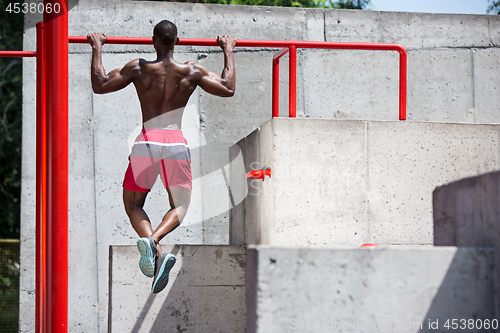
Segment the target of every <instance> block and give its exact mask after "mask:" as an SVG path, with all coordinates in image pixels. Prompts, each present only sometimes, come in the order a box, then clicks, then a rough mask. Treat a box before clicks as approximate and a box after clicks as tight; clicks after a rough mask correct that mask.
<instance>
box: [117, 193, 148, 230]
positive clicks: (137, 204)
mask: <svg viewBox="0 0 500 333" xmlns="http://www.w3.org/2000/svg"><path fill="white" fill-rule="evenodd" d="M147 195H148V194H147V193H144V192H133V191H129V190H126V189H123V203H124V204H125V211H126V212H127V215H128V218H129V219H130V223H131V224H132V227H133V228H134V230H135V232H137V234H138V235H139V237H141V238H142V237H147V236H151V234H152V233H153V229H152V228H151V222H150V221H149V217H148V215H147V214H146V212H145V211H144V209H143V207H144V202H145V201H146V197H147Z"/></svg>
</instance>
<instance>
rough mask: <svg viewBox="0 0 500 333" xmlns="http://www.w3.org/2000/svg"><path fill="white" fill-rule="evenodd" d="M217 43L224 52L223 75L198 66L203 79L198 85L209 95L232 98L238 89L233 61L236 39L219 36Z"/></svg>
mask: <svg viewBox="0 0 500 333" xmlns="http://www.w3.org/2000/svg"><path fill="white" fill-rule="evenodd" d="M217 42H218V43H219V45H220V47H221V48H222V51H223V52H224V69H223V70H222V75H221V76H219V75H217V74H215V73H213V72H210V71H207V70H206V69H205V68H203V67H202V66H201V65H198V69H199V70H200V71H201V73H202V78H201V79H200V81H199V82H198V85H199V86H200V87H201V88H202V89H203V90H205V91H206V92H208V93H209V94H212V95H217V96H221V97H231V96H233V95H234V91H235V89H236V72H235V69H234V59H233V49H234V46H235V45H236V38H234V37H232V36H226V35H224V36H218V37H217Z"/></svg>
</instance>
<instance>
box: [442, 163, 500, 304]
mask: <svg viewBox="0 0 500 333" xmlns="http://www.w3.org/2000/svg"><path fill="white" fill-rule="evenodd" d="M433 212H434V245H436V246H468V247H471V246H474V247H494V248H495V267H496V277H495V279H496V294H497V295H500V269H499V268H500V223H499V222H500V171H495V172H491V173H487V174H483V175H479V176H476V177H470V178H466V179H461V180H457V181H454V182H451V183H448V184H445V185H443V186H440V187H438V188H436V190H435V191H434V193H433ZM496 308H497V311H500V303H499V300H498V299H497V304H496Z"/></svg>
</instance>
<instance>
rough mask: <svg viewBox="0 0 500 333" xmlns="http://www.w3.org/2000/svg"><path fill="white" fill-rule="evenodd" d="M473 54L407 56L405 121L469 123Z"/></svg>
mask: <svg viewBox="0 0 500 333" xmlns="http://www.w3.org/2000/svg"><path fill="white" fill-rule="evenodd" d="M472 73H473V68H472V54H471V52H470V51H469V50H455V51H451V50H422V51H420V50H418V51H411V52H410V53H409V55H408V92H409V93H408V119H411V120H417V121H440V122H472V121H473V120H474V119H473V118H472V119H471V118H470V116H469V110H470V109H471V108H472V107H473V105H474V100H473V98H474V91H473V83H472V82H473V81H472Z"/></svg>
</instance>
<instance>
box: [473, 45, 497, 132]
mask: <svg viewBox="0 0 500 333" xmlns="http://www.w3.org/2000/svg"><path fill="white" fill-rule="evenodd" d="M473 59H474V114H475V119H474V120H475V121H477V122H481V123H492V124H498V123H500V107H499V106H498V105H499V104H500V93H499V92H500V76H499V75H498V69H499V68H500V60H499V59H500V50H499V49H498V48H490V49H479V50H473Z"/></svg>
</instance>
